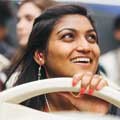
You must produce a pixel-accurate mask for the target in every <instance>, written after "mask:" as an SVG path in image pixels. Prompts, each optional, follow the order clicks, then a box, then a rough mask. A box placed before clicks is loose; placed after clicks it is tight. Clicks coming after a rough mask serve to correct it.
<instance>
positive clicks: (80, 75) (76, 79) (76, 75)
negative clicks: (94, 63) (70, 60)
mask: <svg viewBox="0 0 120 120" xmlns="http://www.w3.org/2000/svg"><path fill="white" fill-rule="evenodd" d="M82 76H83V73H77V74H75V75H74V76H73V80H72V86H73V87H74V86H76V85H77V83H78V82H79V81H80V80H81V79H82Z"/></svg>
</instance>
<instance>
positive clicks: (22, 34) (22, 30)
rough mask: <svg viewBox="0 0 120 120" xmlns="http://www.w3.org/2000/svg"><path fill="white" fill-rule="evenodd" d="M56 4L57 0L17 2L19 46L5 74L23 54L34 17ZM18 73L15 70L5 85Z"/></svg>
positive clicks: (14, 78)
mask: <svg viewBox="0 0 120 120" xmlns="http://www.w3.org/2000/svg"><path fill="white" fill-rule="evenodd" d="M56 4H57V2H55V1H52V0H22V1H21V2H19V4H18V12H17V27H16V29H17V35H18V44H19V48H18V50H17V51H16V54H15V56H14V57H13V58H12V64H11V65H10V67H9V68H8V69H7V70H6V69H5V70H3V72H5V73H6V75H7V74H8V73H9V71H10V70H11V66H13V65H14V64H16V62H17V61H18V60H19V59H20V58H21V55H23V53H24V50H25V48H26V45H27V42H28V38H29V35H30V33H31V30H32V26H33V22H34V20H35V18H36V17H38V16H39V15H40V14H41V13H42V11H44V10H45V9H46V8H48V7H50V6H53V5H56ZM18 74H19V70H18V72H15V73H14V74H13V76H12V77H11V78H10V80H9V82H8V84H7V87H10V86H11V85H13V83H14V82H15V80H16V79H17V76H18ZM6 78H7V76H6V77H5V79H4V80H3V81H5V80H6Z"/></svg>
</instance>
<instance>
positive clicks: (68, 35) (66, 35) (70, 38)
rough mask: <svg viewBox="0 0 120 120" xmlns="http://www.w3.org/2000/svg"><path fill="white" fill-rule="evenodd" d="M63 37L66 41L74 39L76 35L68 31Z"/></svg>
mask: <svg viewBox="0 0 120 120" xmlns="http://www.w3.org/2000/svg"><path fill="white" fill-rule="evenodd" d="M61 39H63V40H65V41H72V40H73V39H74V35H73V34H72V33H67V34H65V35H63V36H62V37H61Z"/></svg>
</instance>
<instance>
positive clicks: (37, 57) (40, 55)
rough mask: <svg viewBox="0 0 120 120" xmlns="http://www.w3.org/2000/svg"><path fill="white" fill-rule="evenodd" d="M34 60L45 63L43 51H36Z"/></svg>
mask: <svg viewBox="0 0 120 120" xmlns="http://www.w3.org/2000/svg"><path fill="white" fill-rule="evenodd" d="M34 60H35V61H36V63H37V64H39V65H44V63H45V60H44V55H43V53H42V52H40V51H38V50H36V51H35V53H34Z"/></svg>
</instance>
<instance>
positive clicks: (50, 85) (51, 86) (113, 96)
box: [0, 77, 120, 108]
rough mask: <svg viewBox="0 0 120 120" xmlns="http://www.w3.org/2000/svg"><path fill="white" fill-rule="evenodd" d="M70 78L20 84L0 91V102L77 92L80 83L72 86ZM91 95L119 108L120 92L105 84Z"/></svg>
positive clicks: (19, 101) (21, 100) (13, 101)
mask: <svg viewBox="0 0 120 120" xmlns="http://www.w3.org/2000/svg"><path fill="white" fill-rule="evenodd" d="M71 83H72V78H65V77H64V78H50V79H44V80H37V81H34V82H29V83H26V84H22V85H19V86H16V87H13V88H10V89H8V90H5V91H3V92H1V93H0V102H10V103H21V102H23V101H25V100H27V99H29V98H32V97H35V96H38V95H42V94H45V93H52V92H60V91H61V92H62V91H72V92H79V89H80V83H79V84H78V85H77V86H76V87H72V84H71ZM86 94H87V91H86ZM93 96H96V97H98V98H101V99H103V100H105V101H108V102H109V103H112V104H114V105H115V106H117V107H119V108H120V92H119V91H117V90H115V89H113V88H111V87H109V86H106V87H104V88H103V89H101V90H99V91H94V93H93Z"/></svg>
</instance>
